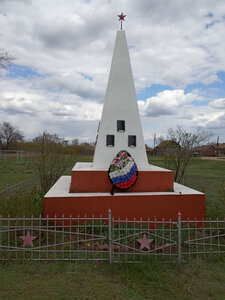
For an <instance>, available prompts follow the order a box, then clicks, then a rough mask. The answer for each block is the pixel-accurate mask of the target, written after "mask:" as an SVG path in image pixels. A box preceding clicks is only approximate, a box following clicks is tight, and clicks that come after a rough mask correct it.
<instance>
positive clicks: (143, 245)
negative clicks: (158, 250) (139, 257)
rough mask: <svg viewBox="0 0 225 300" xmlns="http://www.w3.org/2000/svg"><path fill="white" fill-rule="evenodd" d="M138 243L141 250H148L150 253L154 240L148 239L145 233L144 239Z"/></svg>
mask: <svg viewBox="0 0 225 300" xmlns="http://www.w3.org/2000/svg"><path fill="white" fill-rule="evenodd" d="M137 241H138V243H140V244H141V245H140V250H141V251H142V250H143V249H144V248H146V249H148V251H150V250H151V249H150V246H149V244H150V243H151V242H152V241H153V239H147V236H146V234H145V233H144V236H143V238H142V239H138V240H137Z"/></svg>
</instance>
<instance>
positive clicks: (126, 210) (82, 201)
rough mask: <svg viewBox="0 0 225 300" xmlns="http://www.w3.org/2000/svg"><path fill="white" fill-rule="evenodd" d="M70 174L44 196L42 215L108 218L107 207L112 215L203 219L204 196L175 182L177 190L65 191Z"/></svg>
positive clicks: (144, 217) (131, 217)
mask: <svg viewBox="0 0 225 300" xmlns="http://www.w3.org/2000/svg"><path fill="white" fill-rule="evenodd" d="M70 180H71V179H70V176H63V177H61V178H60V179H59V181H58V182H57V183H56V184H55V185H54V186H53V187H52V189H51V190H50V191H49V192H48V193H47V194H46V195H45V197H44V204H43V207H44V211H43V212H44V216H45V217H46V216H47V215H48V216H49V217H54V216H55V215H57V216H58V217H61V216H62V215H64V216H65V217H69V216H70V215H71V216H72V217H77V216H78V214H79V215H80V216H81V217H84V216H85V214H86V215H87V217H92V215H93V214H94V215H95V216H96V217H98V216H100V215H102V216H103V217H107V212H108V210H109V209H111V211H112V215H113V216H114V217H115V218H119V217H120V218H122V219H125V218H128V219H133V218H136V219H139V218H143V219H148V218H157V219H158V220H162V219H163V218H164V219H165V220H168V219H170V218H171V219H172V220H177V214H178V212H181V215H182V219H186V218H189V219H191V220H193V219H195V218H196V219H198V220H199V219H200V220H201V219H204V218H205V195H204V194H202V193H200V192H196V191H194V190H191V189H189V188H186V187H184V186H181V185H177V184H176V185H175V186H176V189H177V192H176V193H172V192H171V193H169V192H164V193H115V194H114V196H112V195H110V193H68V190H69V185H70Z"/></svg>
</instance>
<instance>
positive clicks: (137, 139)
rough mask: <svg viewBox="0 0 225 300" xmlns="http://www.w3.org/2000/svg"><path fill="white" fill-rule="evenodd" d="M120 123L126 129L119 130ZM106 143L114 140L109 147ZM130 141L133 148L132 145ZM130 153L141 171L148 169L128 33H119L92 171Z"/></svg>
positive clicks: (104, 167) (107, 165) (121, 31)
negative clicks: (122, 152)
mask: <svg viewBox="0 0 225 300" xmlns="http://www.w3.org/2000/svg"><path fill="white" fill-rule="evenodd" d="M118 121H119V123H121V121H122V123H123V125H125V128H124V130H118ZM107 139H109V140H110V139H111V141H113V140H114V144H113V143H108V145H107ZM128 140H130V141H131V144H130V143H129V141H128ZM121 150H127V151H128V152H129V153H130V154H131V156H132V157H133V158H134V160H135V162H136V164H137V167H138V169H142V168H146V166H147V165H148V160H147V155H146V150H145V144H144V138H143V132H142V127H141V121H140V116H139V110H138V105H137V100H136V92H135V87H134V80H133V75H132V70H131V64H130V58H129V52H128V46H127V41H126V35H125V31H123V30H120V31H118V32H117V36H116V43H115V47H114V52H113V58H112V64H111V70H110V74H109V80H108V86H107V90H106V95H105V102H104V107H103V112H102V117H101V122H100V126H99V132H98V137H97V143H96V147H95V153H94V160H93V167H94V168H95V169H105V170H107V169H108V168H109V165H110V163H111V162H112V160H113V158H114V157H115V156H116V154H117V153H118V152H119V151H121Z"/></svg>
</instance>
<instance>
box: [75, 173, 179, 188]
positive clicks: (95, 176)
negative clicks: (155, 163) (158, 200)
mask: <svg viewBox="0 0 225 300" xmlns="http://www.w3.org/2000/svg"><path fill="white" fill-rule="evenodd" d="M111 189H112V183H111V182H110V180H109V177H108V172H107V171H95V170H94V171H93V170H88V171H79V170H78V171H72V178H71V187H70V191H71V192H72V193H73V192H77V193H109V192H110V191H111ZM172 190H173V172H172V171H139V172H138V179H137V181H136V183H135V185H134V186H133V187H132V188H130V189H129V192H166V191H172Z"/></svg>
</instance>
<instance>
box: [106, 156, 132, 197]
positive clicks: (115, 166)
mask: <svg viewBox="0 0 225 300" xmlns="http://www.w3.org/2000/svg"><path fill="white" fill-rule="evenodd" d="M108 175H109V179H110V181H111V182H112V184H113V188H112V190H111V192H110V193H111V195H113V194H114V189H115V188H117V189H119V190H122V191H126V190H127V189H129V188H130V187H132V186H133V185H134V184H135V182H136V181H137V177H138V169H137V165H136V163H135V161H134V159H133V158H132V156H131V155H130V154H129V153H128V152H127V151H125V150H122V151H120V152H119V153H118V154H117V155H116V157H115V158H114V159H113V161H112V163H111V164H110V166H109V170H108Z"/></svg>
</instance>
